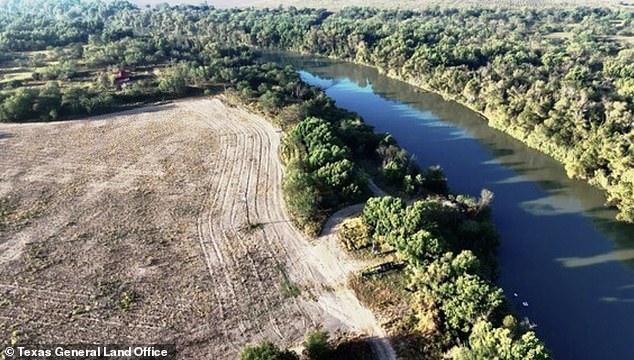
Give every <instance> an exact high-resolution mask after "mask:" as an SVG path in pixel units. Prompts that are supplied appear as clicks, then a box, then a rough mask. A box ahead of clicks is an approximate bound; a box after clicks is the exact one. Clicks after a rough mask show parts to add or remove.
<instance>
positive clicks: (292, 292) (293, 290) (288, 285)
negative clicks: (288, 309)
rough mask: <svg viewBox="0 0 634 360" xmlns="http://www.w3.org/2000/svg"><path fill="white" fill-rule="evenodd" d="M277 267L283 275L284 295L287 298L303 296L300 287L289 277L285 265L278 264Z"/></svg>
mask: <svg viewBox="0 0 634 360" xmlns="http://www.w3.org/2000/svg"><path fill="white" fill-rule="evenodd" d="M276 267H277V270H279V272H280V274H282V284H281V289H282V294H283V295H284V296H286V297H298V296H299V295H300V294H301V291H300V290H299V287H297V285H295V284H294V283H293V282H292V281H291V279H290V278H289V277H288V273H287V272H286V267H285V266H284V264H277V266H276Z"/></svg>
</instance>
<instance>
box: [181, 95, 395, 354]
mask: <svg viewBox="0 0 634 360" xmlns="http://www.w3.org/2000/svg"><path fill="white" fill-rule="evenodd" d="M181 105H182V103H179V106H181ZM187 109H188V110H189V111H192V112H194V113H196V114H197V116H203V117H204V118H205V121H207V122H208V124H209V126H210V128H211V129H213V133H214V134H216V136H219V140H220V149H221V151H222V154H219V156H218V157H217V161H218V163H217V169H218V173H217V175H218V178H216V179H214V180H215V181H212V184H211V186H210V191H209V194H208V198H207V200H206V201H205V202H204V204H203V208H202V211H201V216H200V218H199V222H198V228H199V240H200V244H201V249H202V252H203V254H204V255H205V258H206V263H207V266H208V269H209V273H210V275H211V277H212V278H213V280H214V281H215V285H216V286H217V287H218V288H219V289H226V291H222V292H220V293H217V294H216V296H217V299H216V300H217V302H218V306H219V308H220V309H222V313H223V316H225V319H230V322H233V323H237V328H238V329H239V330H240V333H242V334H246V333H249V332H254V333H257V334H258V335H260V336H266V337H269V338H270V337H274V338H277V340H278V341H280V342H282V343H284V342H287V343H288V342H289V340H290V342H293V341H295V342H297V341H298V340H299V339H301V337H302V336H303V333H304V332H305V330H306V329H307V328H310V327H314V326H316V325H318V324H321V325H323V326H324V327H326V328H327V329H329V330H331V331H335V330H337V329H343V330H347V331H352V332H358V333H363V334H366V335H368V336H370V337H372V339H373V340H372V342H373V345H374V347H375V349H376V352H377V355H379V357H380V358H381V359H394V358H395V356H394V351H393V350H392V348H391V346H390V345H389V342H387V341H386V340H384V337H385V333H384V331H383V330H382V329H381V327H380V326H379V325H378V323H377V321H376V319H375V317H374V316H373V314H372V313H371V312H370V311H369V310H368V309H367V308H365V307H364V306H363V305H361V304H360V303H359V301H358V299H357V298H356V296H355V294H354V293H353V292H352V291H351V290H350V289H348V287H347V284H346V283H347V278H348V275H349V274H350V273H351V272H352V271H357V270H359V269H360V268H362V267H364V264H362V263H360V262H357V261H353V260H351V259H349V258H348V257H347V256H345V254H344V253H343V252H342V251H341V249H339V248H338V246H337V242H336V238H335V236H334V231H333V230H334V229H335V228H336V226H337V225H338V224H339V223H340V221H341V220H342V219H343V218H344V217H345V216H346V215H350V214H352V213H354V212H355V211H358V210H359V209H360V206H355V207H350V208H347V209H344V210H343V211H340V212H338V213H337V214H335V215H334V216H333V217H332V218H331V219H330V220H329V222H328V224H327V225H326V227H325V229H324V232H323V234H322V236H320V238H319V239H317V240H316V241H314V242H311V241H309V240H308V239H307V238H306V237H305V236H304V235H303V234H302V233H300V232H299V231H298V230H296V229H295V228H294V227H293V226H292V225H291V223H290V221H289V217H288V215H287V214H286V212H285V209H284V205H283V197H282V193H281V181H282V175H283V169H282V165H281V164H280V161H279V159H278V155H277V154H278V147H279V144H280V133H279V132H278V131H277V130H276V129H275V128H273V126H272V125H271V124H270V123H268V122H267V121H266V120H264V119H262V118H260V117H258V116H255V115H253V114H251V113H248V112H246V111H244V110H242V109H239V108H227V105H225V104H224V103H223V102H221V101H220V100H218V99H213V100H195V101H189V102H188V104H187ZM214 112H222V113H228V114H229V115H230V116H229V120H230V121H226V119H223V118H222V117H217V116H213V115H214ZM249 224H251V225H252V226H249ZM285 277H288V279H289V280H290V282H291V283H293V284H295V285H296V286H297V287H299V288H300V291H301V294H300V296H298V297H285V296H284V294H282V292H281V291H280V289H279V287H280V284H281V283H283V282H284V281H285V280H284V278H285ZM271 279H277V280H278V281H277V283H274V284H271V282H270V280H271ZM271 285H274V286H271ZM280 312H281V313H280ZM258 316H259V318H258ZM254 319H258V320H259V321H258V320H254ZM223 329H224V330H223V332H224V334H225V336H226V337H228V340H230V342H231V343H232V344H233V345H234V346H233V349H236V347H239V346H241V344H242V343H243V342H244V338H242V339H241V338H240V336H236V335H238V334H236V332H235V327H234V328H233V329H232V328H231V326H229V325H227V324H226V323H225V325H224V326H223ZM247 339H248V338H247ZM248 340H253V339H248Z"/></svg>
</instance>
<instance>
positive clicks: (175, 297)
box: [0, 99, 394, 359]
mask: <svg viewBox="0 0 634 360" xmlns="http://www.w3.org/2000/svg"><path fill="white" fill-rule="evenodd" d="M279 136H280V133H279V132H278V131H276V130H275V129H274V128H273V127H272V126H271V125H270V124H269V123H268V122H266V121H265V120H263V119H262V118H260V117H258V116H255V115H252V114H250V113H248V112H246V111H244V110H242V109H239V108H235V107H229V106H227V105H225V104H224V103H223V102H221V101H220V100H219V99H202V100H201V99H198V100H185V101H179V102H176V103H174V104H170V105H164V106H158V107H149V108H142V109H137V110H133V111H128V112H125V113H119V114H114V115H108V116H102V117H96V118H91V119H87V120H78V121H69V122H57V123H46V124H41V123H38V124H10V125H7V124H2V125H0V343H7V341H9V340H11V338H15V337H17V338H18V339H19V340H21V341H22V340H24V339H25V338H27V337H28V338H29V339H30V341H31V342H37V343H65V344H69V343H92V342H96V343H129V344H131V343H144V342H153V343H174V344H176V345H177V347H178V349H179V351H180V353H179V354H180V356H179V358H210V359H211V358H213V359H231V358H235V356H236V355H237V354H238V353H239V351H240V349H241V348H242V347H243V346H244V345H245V344H247V343H254V342H258V341H259V340H261V339H263V338H269V339H271V340H273V341H274V342H276V343H278V344H279V345H281V346H290V345H293V344H297V343H298V342H301V339H302V338H303V336H304V334H305V332H306V330H307V329H309V328H311V327H316V326H318V325H323V326H324V327H325V328H327V329H329V330H332V331H334V330H336V329H340V330H343V331H350V332H354V333H362V334H367V335H370V336H378V337H381V336H383V335H384V334H383V332H382V330H381V328H380V326H378V325H377V323H376V320H375V318H374V316H373V315H372V313H371V312H370V311H368V310H367V309H366V308H364V307H363V306H362V305H361V304H360V303H359V301H358V300H357V298H356V297H355V295H354V293H353V292H352V291H351V290H349V289H348V288H347V286H346V279H347V277H348V275H349V274H350V272H351V271H353V270H358V269H359V268H360V267H362V266H363V264H360V263H357V262H354V261H352V260H350V259H348V258H347V257H346V256H344V255H343V254H342V252H341V251H340V249H339V248H338V246H337V245H336V241H335V240H334V237H333V236H331V235H330V234H331V230H332V229H333V228H334V226H335V225H336V223H337V218H335V220H333V221H331V222H330V223H329V225H328V227H327V229H326V233H325V235H324V237H323V238H321V239H318V240H317V241H314V242H313V243H314V244H318V245H314V244H313V243H311V242H310V241H309V240H307V239H306V238H305V237H304V236H303V235H302V234H301V233H299V232H298V231H297V230H296V229H295V228H294V227H293V226H292V225H291V224H290V222H289V219H288V216H287V214H286V212H285V210H284V206H283V202H282V194H281V179H282V167H281V165H280V163H279V161H278V158H277V148H278V145H279ZM375 344H378V345H375V348H376V351H377V352H382V355H381V358H393V356H394V355H393V352H392V350H391V347H390V346H389V343H387V342H385V341H383V340H376V341H375Z"/></svg>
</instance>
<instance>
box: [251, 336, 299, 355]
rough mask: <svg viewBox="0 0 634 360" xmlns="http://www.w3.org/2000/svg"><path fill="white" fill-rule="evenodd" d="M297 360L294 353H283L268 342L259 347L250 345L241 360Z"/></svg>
mask: <svg viewBox="0 0 634 360" xmlns="http://www.w3.org/2000/svg"><path fill="white" fill-rule="evenodd" d="M297 358H298V357H297V355H295V354H294V353H292V352H290V351H282V350H280V349H279V348H278V347H277V346H276V345H275V344H274V343H272V342H270V341H268V340H265V341H263V342H262V343H260V344H259V345H249V346H247V347H245V348H244V350H242V353H241V354H240V360H295V359H297Z"/></svg>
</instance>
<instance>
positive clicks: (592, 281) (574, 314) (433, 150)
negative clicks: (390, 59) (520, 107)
mask: <svg viewBox="0 0 634 360" xmlns="http://www.w3.org/2000/svg"><path fill="white" fill-rule="evenodd" d="M266 58H267V60H271V61H275V62H278V63H280V64H292V65H294V66H296V67H297V68H298V69H300V70H301V71H300V74H301V77H302V79H303V80H304V81H306V82H307V83H309V84H312V85H315V86H318V87H320V88H322V89H324V90H325V92H326V94H328V96H330V97H331V98H333V99H335V101H336V102H337V105H338V106H340V107H342V108H345V109H348V110H351V111H354V112H357V113H358V114H359V115H361V116H362V117H363V118H364V120H365V122H366V123H368V124H370V125H373V126H374V127H375V129H376V130H377V131H381V132H388V133H390V134H392V135H393V136H394V137H395V138H396V140H398V142H399V144H400V145H401V146H402V147H404V148H405V149H407V150H408V151H409V152H410V153H412V154H414V155H415V156H416V158H417V159H418V161H419V163H420V164H421V165H422V166H428V165H435V164H438V165H440V166H441V167H442V168H443V169H444V171H445V173H446V175H447V177H448V178H449V185H450V186H451V189H452V190H453V191H457V192H462V193H467V194H470V195H473V196H477V195H479V193H480V190H481V189H482V188H487V189H489V190H492V191H493V192H494V193H495V199H494V202H493V216H494V220H495V223H496V225H497V228H498V231H499V233H500V236H501V246H500V253H499V254H500V277H499V281H498V283H499V285H500V286H501V287H502V288H503V289H504V291H505V293H506V294H507V296H508V297H509V298H510V299H511V301H512V302H513V303H514V304H515V307H516V310H517V314H518V315H519V317H520V318H524V317H528V318H529V319H530V321H531V322H533V323H536V324H537V325H538V327H537V328H536V329H535V331H536V332H537V333H538V335H539V336H540V338H542V339H543V340H544V341H545V342H546V344H547V346H548V347H549V349H551V351H552V353H553V355H554V357H555V358H556V359H575V360H579V359H592V360H596V359H619V360H620V359H634V226H631V225H624V224H620V223H617V222H615V221H614V220H613V219H614V216H615V215H616V213H615V211H614V210H611V209H606V208H605V207H604V206H603V204H604V202H605V196H604V195H603V194H602V192H600V191H598V190H596V189H594V188H592V187H591V186H589V185H586V184H585V183H583V182H581V181H575V180H570V179H568V178H567V177H566V174H565V171H564V169H563V166H562V165H560V164H558V163H557V162H555V161H554V160H552V159H551V158H549V157H547V156H545V155H542V154H540V153H538V152H536V151H534V150H531V149H529V148H527V147H526V146H525V145H523V144H522V143H520V142H519V141H517V140H514V139H512V138H511V137H509V136H507V135H505V134H503V133H501V132H499V131H496V130H493V129H491V128H489V127H488V126H487V122H486V119H484V118H483V117H482V116H480V115H479V114H477V113H475V112H473V111H471V110H469V109H467V108H465V107H464V106H461V105H459V104H457V103H455V102H452V101H445V100H443V98H442V97H440V96H438V95H435V94H430V93H426V92H422V91H421V90H419V89H417V88H415V87H413V86H410V85H407V84H405V83H403V82H400V81H396V80H392V79H389V78H387V77H386V76H383V75H380V74H379V73H378V72H377V71H376V70H375V69H373V68H370V67H366V66H361V65H355V64H350V63H346V62H341V61H333V60H329V59H324V58H315V57H300V56H297V55H292V54H283V55H281V54H277V55H271V54H269V55H267V56H266ZM513 293H517V294H518V296H517V297H514V296H513ZM524 301H526V302H528V305H529V306H528V307H523V306H522V305H521V303H522V302H524Z"/></svg>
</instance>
